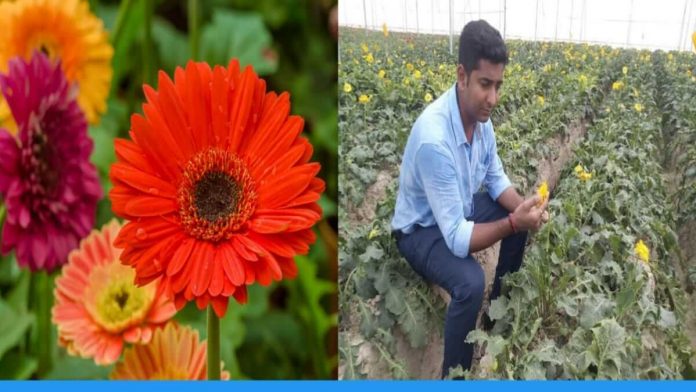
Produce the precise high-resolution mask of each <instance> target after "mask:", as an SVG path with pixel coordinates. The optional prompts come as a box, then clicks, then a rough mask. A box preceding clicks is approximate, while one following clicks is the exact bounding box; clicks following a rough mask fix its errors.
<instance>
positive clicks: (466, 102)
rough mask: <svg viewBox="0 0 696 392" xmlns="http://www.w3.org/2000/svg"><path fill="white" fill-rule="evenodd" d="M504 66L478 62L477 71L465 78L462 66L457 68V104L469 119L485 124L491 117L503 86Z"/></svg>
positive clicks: (484, 61)
mask: <svg viewBox="0 0 696 392" xmlns="http://www.w3.org/2000/svg"><path fill="white" fill-rule="evenodd" d="M504 70H505V65H504V64H502V63H501V64H494V63H491V62H490V61H488V60H484V59H481V60H479V63H478V67H477V69H475V70H473V71H471V73H470V74H469V75H468V76H467V74H466V71H465V70H464V66H463V65H461V64H459V66H457V88H458V89H459V103H460V105H462V109H463V110H464V111H465V112H466V115H467V117H468V118H470V119H476V121H479V122H486V121H488V119H489V118H490V116H491V112H492V111H493V108H494V107H495V105H497V104H498V98H499V97H500V94H499V93H500V86H501V85H502V84H503V71H504Z"/></svg>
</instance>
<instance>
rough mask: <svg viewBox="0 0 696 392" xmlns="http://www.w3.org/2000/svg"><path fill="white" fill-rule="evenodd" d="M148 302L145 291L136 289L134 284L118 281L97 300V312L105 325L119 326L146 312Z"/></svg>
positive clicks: (107, 288)
mask: <svg viewBox="0 0 696 392" xmlns="http://www.w3.org/2000/svg"><path fill="white" fill-rule="evenodd" d="M147 302H148V301H147V295H146V293H145V290H143V289H141V288H138V287H136V286H135V285H134V284H133V282H127V281H117V282H113V283H112V284H111V285H110V286H108V287H106V289H105V290H104V291H103V292H102V294H101V297H100V298H99V299H98V300H97V312H98V313H99V316H100V317H101V319H102V320H103V321H104V322H105V323H107V324H111V325H117V324H122V323H123V322H124V321H125V322H127V321H128V320H130V319H131V318H132V317H133V316H134V315H135V314H137V313H142V312H144V311H145V310H146V309H145V304H146V303H147Z"/></svg>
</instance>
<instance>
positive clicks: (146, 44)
mask: <svg viewBox="0 0 696 392" xmlns="http://www.w3.org/2000/svg"><path fill="white" fill-rule="evenodd" d="M143 15H144V18H143V82H144V83H146V84H149V85H152V57H151V55H150V54H151V53H152V50H153V47H152V0H144V1H143Z"/></svg>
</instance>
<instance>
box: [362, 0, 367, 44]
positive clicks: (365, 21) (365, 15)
mask: <svg viewBox="0 0 696 392" xmlns="http://www.w3.org/2000/svg"><path fill="white" fill-rule="evenodd" d="M362 3H363V22H364V23H365V35H367V7H365V0H363V2H362Z"/></svg>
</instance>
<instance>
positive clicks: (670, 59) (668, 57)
mask: <svg viewBox="0 0 696 392" xmlns="http://www.w3.org/2000/svg"><path fill="white" fill-rule="evenodd" d="M667 60H669V61H672V60H674V56H673V55H672V53H670V54H668V55H667Z"/></svg>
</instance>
